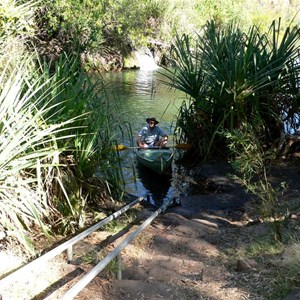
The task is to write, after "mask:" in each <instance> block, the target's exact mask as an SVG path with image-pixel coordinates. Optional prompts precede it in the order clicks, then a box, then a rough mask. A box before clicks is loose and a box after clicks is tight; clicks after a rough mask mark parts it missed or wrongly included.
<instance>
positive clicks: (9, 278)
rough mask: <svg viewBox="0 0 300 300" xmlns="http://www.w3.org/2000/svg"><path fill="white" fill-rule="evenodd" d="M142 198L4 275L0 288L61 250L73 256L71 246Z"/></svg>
mask: <svg viewBox="0 0 300 300" xmlns="http://www.w3.org/2000/svg"><path fill="white" fill-rule="evenodd" d="M142 200H144V197H139V198H138V199H136V200H134V201H132V202H130V203H129V204H127V205H126V206H124V207H122V208H121V209H119V210H118V211H116V212H115V213H113V214H112V215H110V216H108V217H107V218H105V219H103V220H102V221H100V222H98V223H96V224H95V225H93V226H91V227H90V228H88V229H86V230H85V231H83V232H81V233H79V234H78V235H76V236H74V237H73V238H71V239H70V240H68V241H66V242H64V243H63V244H61V245H59V246H57V247H56V248H54V249H52V250H50V251H49V252H47V253H46V254H44V255H42V256H40V257H39V258H37V259H35V260H33V261H32V262H30V263H28V264H27V265H25V266H23V267H21V268H20V269H18V270H16V271H15V272H13V273H11V274H9V275H8V276H6V277H4V278H3V279H1V280H0V289H1V288H3V287H4V286H5V285H7V284H8V283H10V282H12V281H13V280H14V279H15V277H16V276H17V275H19V274H20V273H23V272H25V271H28V270H30V269H31V268H33V267H35V266H39V265H40V264H41V263H42V262H46V261H48V260H50V259H51V258H53V257H55V256H57V255H58V254H60V253H61V252H63V251H64V250H66V249H67V250H68V259H69V258H71V257H72V248H71V247H72V246H73V245H74V244H75V243H77V242H79V241H80V240H82V239H84V238H85V237H87V236H88V235H89V234H91V233H92V232H94V231H96V230H97V229H99V228H101V227H102V226H103V225H105V224H107V223H108V222H110V221H111V220H113V219H115V218H117V217H118V216H120V215H121V214H123V213H124V212H126V211H127V210H128V209H129V208H130V207H132V206H134V205H136V204H137V203H139V202H141V201H142Z"/></svg>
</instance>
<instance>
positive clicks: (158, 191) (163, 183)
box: [137, 163, 172, 206]
mask: <svg viewBox="0 0 300 300" xmlns="http://www.w3.org/2000/svg"><path fill="white" fill-rule="evenodd" d="M137 172H138V177H139V179H140V181H141V183H142V184H143V186H144V188H145V191H146V192H147V194H148V195H149V197H148V201H149V202H150V204H152V205H154V206H159V205H160V204H162V203H163V202H164V199H166V198H167V195H168V192H169V190H170V188H171V180H172V173H171V172H170V174H164V175H157V174H156V173H155V172H153V171H151V170H149V169H148V168H146V167H144V166H142V165H140V164H139V163H137Z"/></svg>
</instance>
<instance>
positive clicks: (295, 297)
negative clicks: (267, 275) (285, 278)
mask: <svg viewBox="0 0 300 300" xmlns="http://www.w3.org/2000/svg"><path fill="white" fill-rule="evenodd" d="M284 300H300V291H293V292H291V293H290V294H289V295H287V296H286V297H285V298H284Z"/></svg>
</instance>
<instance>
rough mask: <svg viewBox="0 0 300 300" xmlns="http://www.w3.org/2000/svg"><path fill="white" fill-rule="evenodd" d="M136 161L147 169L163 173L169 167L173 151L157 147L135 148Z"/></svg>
mask: <svg viewBox="0 0 300 300" xmlns="http://www.w3.org/2000/svg"><path fill="white" fill-rule="evenodd" d="M136 158H137V161H138V162H139V163H140V164H141V165H143V166H145V167H147V168H148V169H150V170H152V171H154V172H156V173H157V174H163V173H165V171H166V170H167V169H169V168H170V167H171V164H172V160H173V151H172V150H171V149H169V148H159V149H151V148H150V149H140V148H139V149H137V150H136Z"/></svg>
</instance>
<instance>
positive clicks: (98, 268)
mask: <svg viewBox="0 0 300 300" xmlns="http://www.w3.org/2000/svg"><path fill="white" fill-rule="evenodd" d="M172 200H173V199H169V200H168V201H166V202H165V203H164V204H163V205H162V206H161V207H160V208H159V209H158V210H156V211H155V212H154V213H153V214H152V215H151V216H150V217H149V218H148V219H147V220H146V221H145V222H144V223H143V224H142V225H140V226H139V227H138V228H137V230H135V231H134V232H132V233H131V234H130V235H129V236H128V237H127V238H126V239H125V240H124V241H123V242H122V243H121V244H120V245H119V246H118V247H117V248H115V249H114V250H113V251H112V252H110V253H109V254H108V255H107V256H106V257H105V258H104V259H103V260H102V261H100V262H99V263H98V264H97V265H96V266H95V267H94V268H93V269H92V270H91V271H90V272H89V273H87V274H86V275H85V276H83V277H82V278H81V279H80V280H79V281H78V282H77V283H76V284H74V285H73V286H72V287H71V289H69V291H68V292H67V293H66V294H64V296H63V297H62V298H61V299H62V300H70V299H73V298H74V297H75V296H76V295H77V294H78V293H79V292H80V291H82V290H83V289H84V287H86V286H87V285H88V284H89V283H90V282H91V281H92V280H93V279H94V278H95V277H96V276H97V275H98V274H99V273H100V272H101V271H102V270H103V269H104V268H105V267H106V266H107V265H108V264H109V263H110V262H111V261H112V260H113V259H114V258H115V257H116V256H117V255H118V254H119V253H120V252H121V251H122V250H123V249H124V248H125V247H126V246H127V245H128V244H129V242H131V240H133V239H134V238H135V237H136V236H137V235H138V234H139V233H140V232H141V231H143V230H144V229H145V228H146V227H147V226H148V225H150V224H151V222H152V221H153V220H154V219H155V218H156V217H157V216H158V215H159V214H160V213H161V212H163V211H164V210H166V209H167V207H168V205H169V204H170V202H171V201H172Z"/></svg>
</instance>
